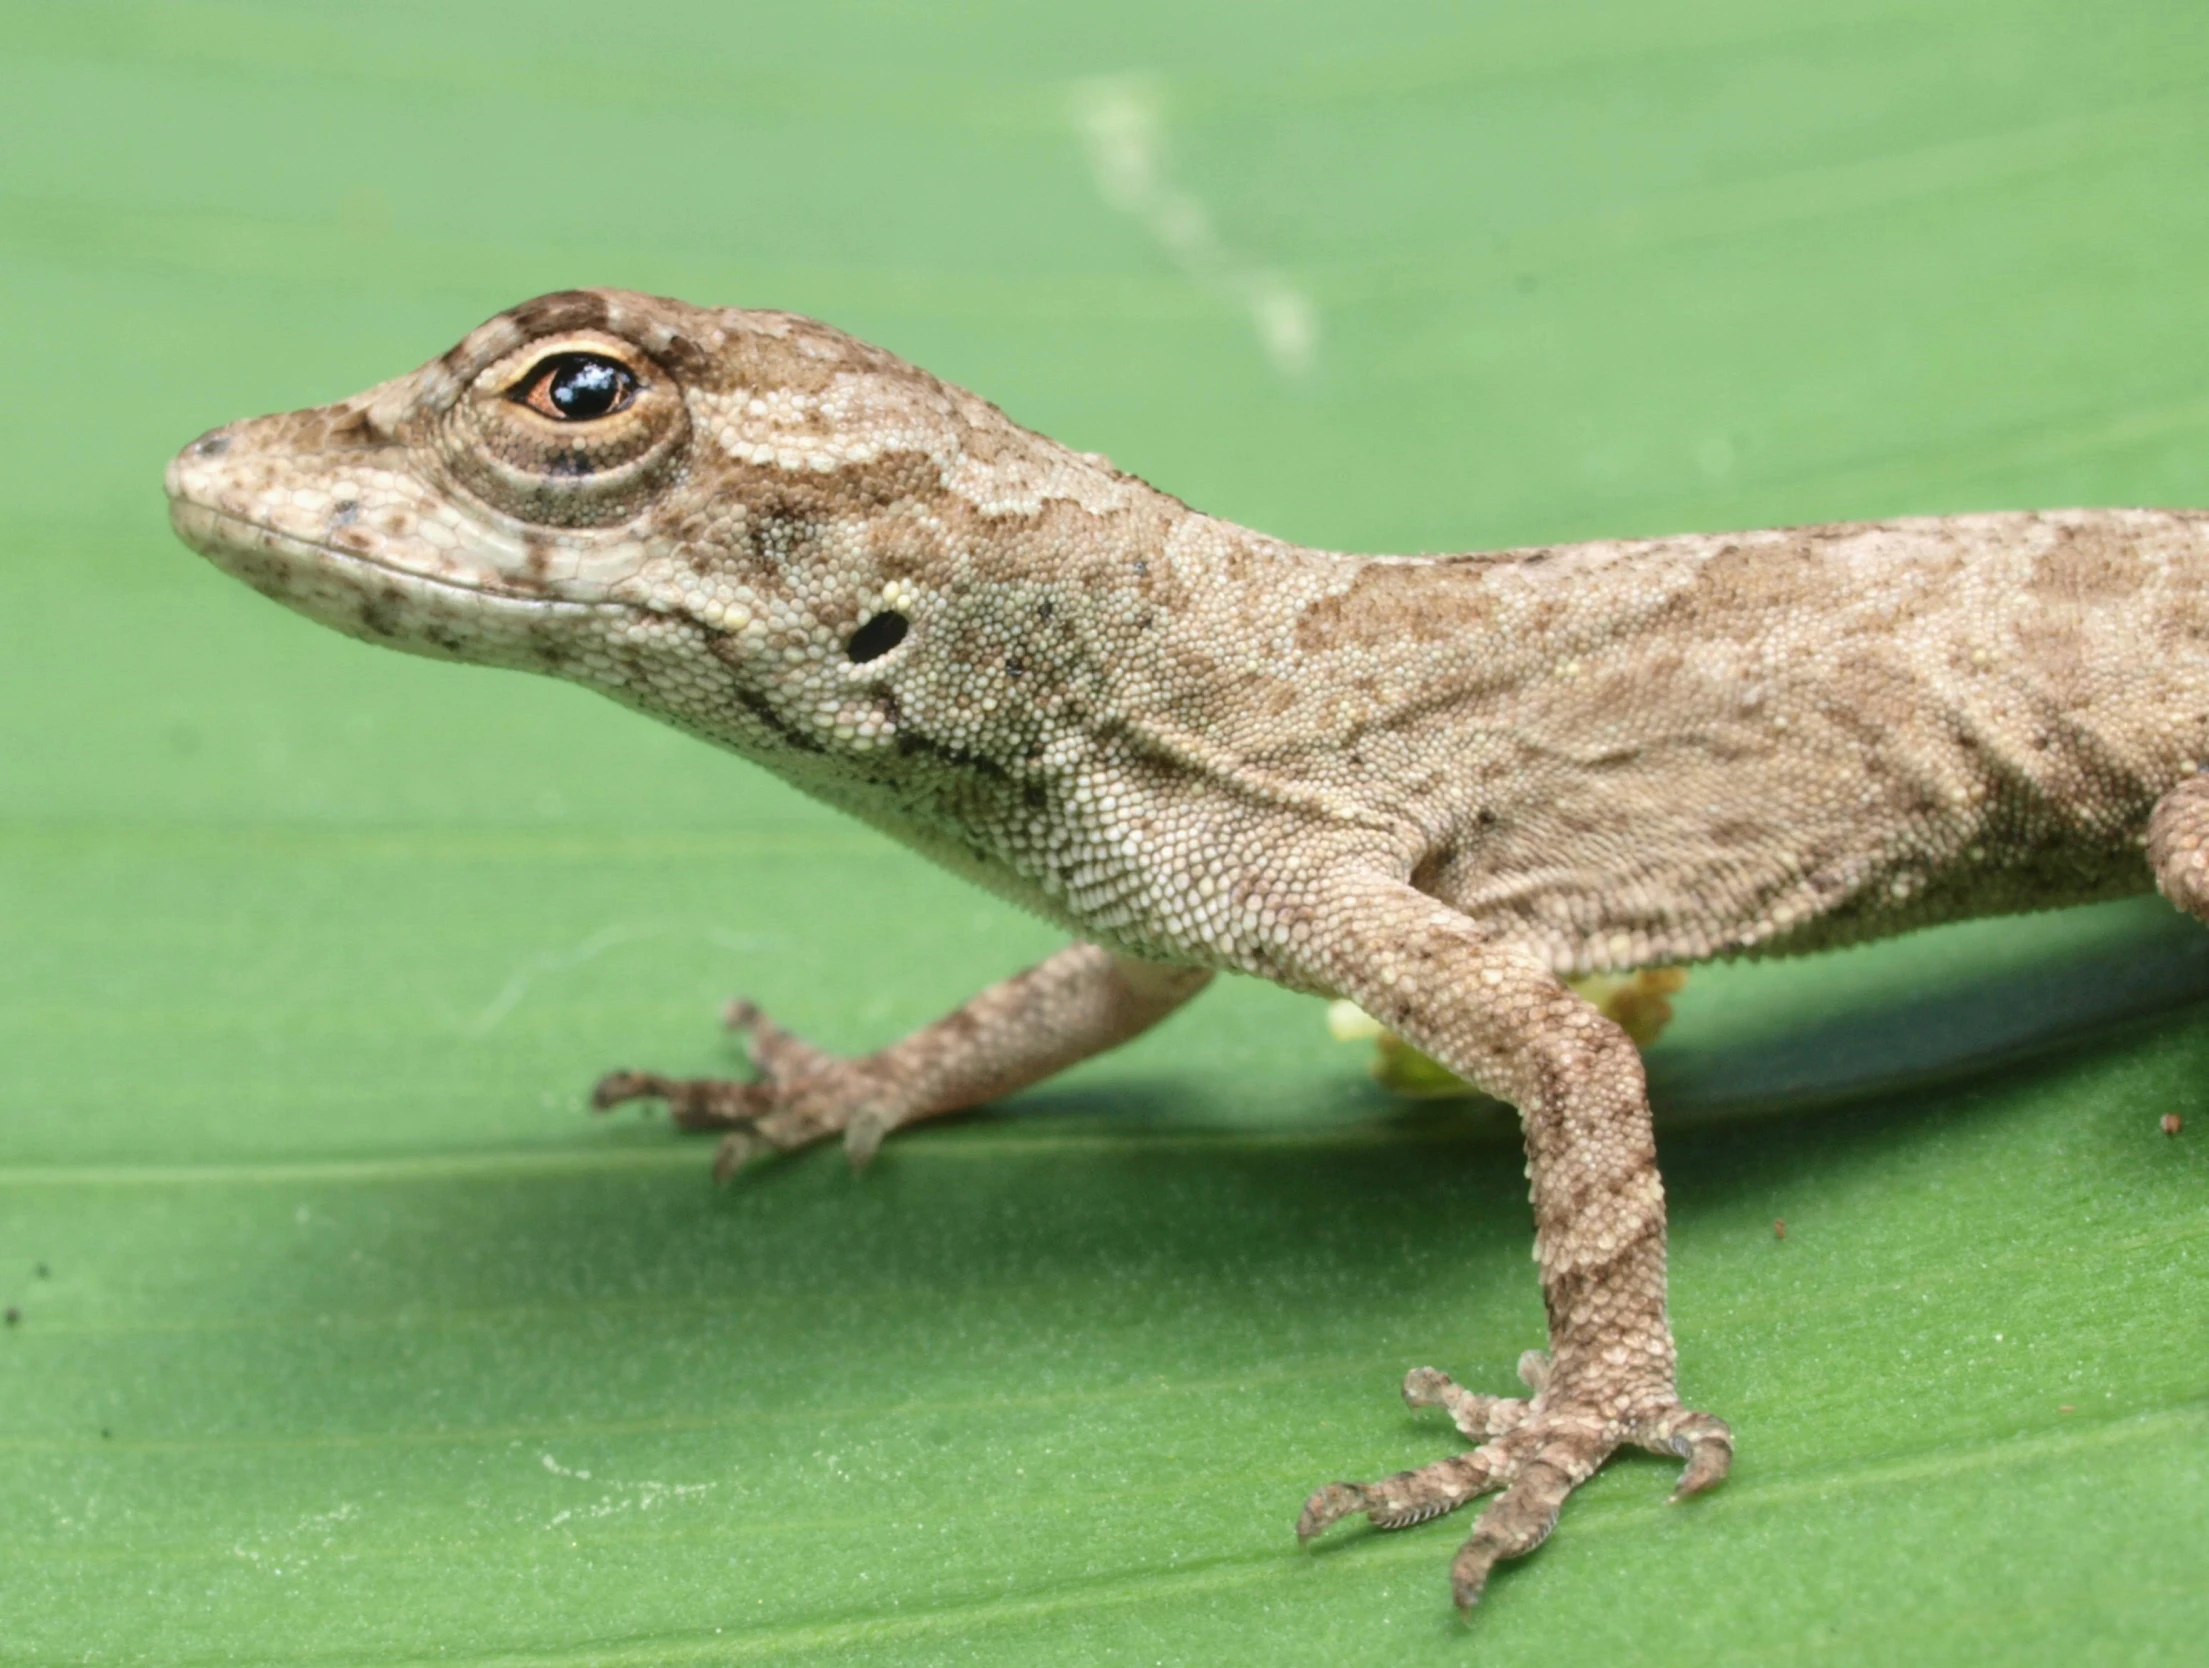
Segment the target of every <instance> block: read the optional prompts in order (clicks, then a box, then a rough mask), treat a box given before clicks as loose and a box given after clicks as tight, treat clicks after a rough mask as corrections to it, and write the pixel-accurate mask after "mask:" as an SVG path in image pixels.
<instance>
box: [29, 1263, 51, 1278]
mask: <svg viewBox="0 0 2209 1668" xmlns="http://www.w3.org/2000/svg"><path fill="white" fill-rule="evenodd" d="M31 1272H32V1273H33V1274H35V1275H37V1276H38V1277H39V1278H40V1279H41V1280H51V1279H52V1278H53V1277H54V1271H53V1270H52V1269H50V1268H48V1267H47V1266H46V1265H45V1264H44V1263H40V1264H39V1265H38V1267H36V1268H34V1269H32V1270H31Z"/></svg>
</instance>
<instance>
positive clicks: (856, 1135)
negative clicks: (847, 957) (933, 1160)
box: [591, 1001, 892, 1182]
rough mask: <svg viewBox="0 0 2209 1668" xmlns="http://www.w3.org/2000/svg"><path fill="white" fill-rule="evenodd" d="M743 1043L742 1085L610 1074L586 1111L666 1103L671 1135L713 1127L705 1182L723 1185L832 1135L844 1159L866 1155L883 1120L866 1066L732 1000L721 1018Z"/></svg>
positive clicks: (883, 1131) (881, 1132)
mask: <svg viewBox="0 0 2209 1668" xmlns="http://www.w3.org/2000/svg"><path fill="white" fill-rule="evenodd" d="M722 1017H723V1021H724V1023H726V1024H727V1026H728V1028H729V1029H730V1030H731V1031H734V1032H736V1033H737V1034H738V1035H739V1036H741V1037H742V1038H743V1039H744V1044H745V1050H746V1052H747V1053H748V1054H749V1055H750V1056H751V1061H752V1067H753V1069H754V1071H756V1072H757V1073H758V1075H757V1076H756V1077H755V1078H754V1079H753V1080H752V1081H750V1082H748V1083H739V1082H734V1081H731V1080H729V1079H727V1078H719V1077H663V1076H661V1075H660V1074H659V1073H658V1072H650V1071H614V1072H608V1073H607V1074H606V1075H605V1076H604V1077H602V1078H600V1079H599V1080H598V1082H597V1084H596V1086H594V1087H593V1088H592V1090H591V1109H592V1110H593V1111H595V1112H605V1111H609V1110H611V1109H612V1108H614V1107H616V1106H619V1105H621V1104H622V1103H624V1102H625V1101H632V1100H644V1099H651V1098H657V1099H660V1100H664V1101H666V1102H667V1110H668V1115H669V1117H671V1118H672V1119H673V1120H674V1122H675V1125H676V1127H677V1128H678V1129H692V1130H720V1131H721V1132H722V1135H721V1144H720V1146H719V1147H717V1148H716V1149H715V1151H714V1155H713V1176H714V1180H716V1181H721V1182H725V1181H727V1180H728V1179H729V1178H730V1177H731V1176H733V1175H735V1174H736V1172H737V1171H738V1170H739V1169H741V1168H742V1167H743V1165H744V1163H745V1161H746V1160H748V1159H750V1158H751V1157H753V1156H754V1155H755V1154H757V1153H761V1152H789V1151H791V1150H792V1149H794V1148H798V1147H804V1146H809V1145H811V1144H812V1143H813V1142H815V1141H819V1140H823V1139H825V1138H826V1137H828V1136H831V1135H836V1134H841V1135H842V1136H843V1137H844V1144H845V1147H846V1149H847V1150H848V1151H849V1152H850V1154H851V1159H852V1163H853V1164H854V1165H860V1164H864V1163H866V1161H867V1160H868V1159H870V1158H872V1157H873V1156H874V1152H875V1149H876V1148H877V1147H879V1146H880V1145H881V1144H882V1137H883V1136H885V1135H887V1134H888V1133H889V1131H890V1129H891V1127H892V1120H891V1119H890V1118H889V1117H888V1116H887V1115H886V1114H885V1113H884V1111H883V1109H882V1108H881V1106H880V1085H879V1084H878V1083H877V1082H876V1081H875V1079H874V1076H873V1074H872V1073H870V1072H869V1071H868V1070H867V1068H866V1062H864V1061H861V1060H850V1059H845V1058H843V1057H842V1056H840V1055H835V1054H829V1053H825V1052H824V1051H822V1050H821V1049H818V1048H815V1047H814V1046H813V1045H812V1044H811V1043H809V1042H806V1041H804V1040H803V1039H802V1038H799V1037H796V1036H793V1035H792V1034H791V1033H790V1032H788V1031H785V1030H784V1029H783V1028H782V1027H781V1026H779V1025H777V1024H775V1022H774V1021H773V1020H771V1019H769V1018H768V1017H767V1016H766V1015H765V1014H763V1013H761V1012H760V1011H759V1009H758V1008H757V1007H755V1006H754V1005H753V1004H752V1003H750V1002H742V1001H739V1002H732V1003H730V1004H729V1007H728V1011H727V1012H726V1013H725V1014H724V1015H723V1016H722Z"/></svg>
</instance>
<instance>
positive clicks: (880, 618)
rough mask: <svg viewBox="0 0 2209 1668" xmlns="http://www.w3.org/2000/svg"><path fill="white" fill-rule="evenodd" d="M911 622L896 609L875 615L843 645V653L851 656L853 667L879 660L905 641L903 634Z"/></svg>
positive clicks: (909, 627)
mask: <svg viewBox="0 0 2209 1668" xmlns="http://www.w3.org/2000/svg"><path fill="white" fill-rule="evenodd" d="M911 628H912V622H911V621H910V620H908V619H906V617H905V616H904V615H903V614H900V613H899V612H898V611H897V610H896V609H894V608H892V609H888V610H885V611H884V612H882V613H880V614H877V615H875V616H874V617H873V618H872V619H870V620H868V621H867V622H866V623H865V624H864V625H862V626H861V627H860V628H859V629H858V630H857V631H855V632H853V633H852V634H851V640H850V641H849V642H847V643H846V644H845V645H844V653H846V654H848V655H849V656H851V662H852V664H853V665H854V666H864V665H865V664H866V663H867V662H868V661H870V660H880V659H881V658H882V657H883V656H884V655H886V654H888V653H889V652H890V651H891V650H892V649H894V648H896V647H897V646H898V644H900V643H902V642H904V641H905V633H906V632H907V631H908V630H910V629H911Z"/></svg>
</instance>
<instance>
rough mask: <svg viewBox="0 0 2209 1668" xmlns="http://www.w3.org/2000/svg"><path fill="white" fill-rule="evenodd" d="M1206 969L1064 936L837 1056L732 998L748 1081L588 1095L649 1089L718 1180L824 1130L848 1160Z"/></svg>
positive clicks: (1001, 1088) (1096, 1032)
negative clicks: (884, 1038) (899, 1034)
mask: <svg viewBox="0 0 2209 1668" xmlns="http://www.w3.org/2000/svg"><path fill="white" fill-rule="evenodd" d="M1211 976H1212V975H1211V972H1210V970H1209V969H1206V968H1197V967H1170V966H1166V965H1163V964H1161V963H1158V962H1149V961H1138V960H1136V959H1135V958H1134V957H1132V956H1122V955H1116V954H1114V953H1113V952H1112V951H1110V950H1106V949H1103V948H1101V947H1099V946H1097V945H1095V944H1074V945H1069V946H1068V947H1067V948H1066V949H1063V950H1061V951H1059V952H1058V953H1057V954H1056V955H1054V956H1050V957H1048V958H1046V959H1045V960H1043V961H1040V962H1038V963H1037V964H1036V965H1035V966H1033V967H1031V968H1029V969H1028V970H1027V971H1026V972H1024V973H1016V974H1015V975H1013V977H1011V978H1009V979H1005V980H1003V981H1001V982H999V983H997V984H994V985H991V986H990V987H989V988H988V989H987V990H984V991H982V992H981V993H980V994H979V995H977V996H975V997H974V998H973V999H972V1000H971V1001H969V1002H967V1003H965V1004H963V1005H962V1006H960V1007H957V1008H954V1009H953V1010H952V1011H951V1012H950V1013H948V1014H945V1015H944V1016H943V1018H941V1019H939V1020H937V1021H936V1022H935V1023H933V1024H931V1025H924V1026H922V1027H921V1028H920V1029H919V1030H917V1031H915V1032H913V1033H912V1034H911V1035H910V1036H907V1037H904V1038H901V1039H900V1040H899V1041H897V1042H894V1043H892V1044H890V1046H889V1047H887V1048H883V1049H879V1050H877V1051H876V1052H874V1053H872V1054H865V1055H858V1056H853V1057H850V1058H846V1057H844V1056H840V1055H835V1054H828V1053H825V1052H823V1051H822V1050H820V1049H817V1048H815V1047H813V1046H812V1045H811V1044H810V1043H806V1042H803V1041H801V1040H799V1039H798V1038H797V1037H794V1036H792V1035H791V1034H790V1033H789V1032H787V1031H785V1030H783V1029H782V1028H781V1027H780V1026H778V1025H776V1024H774V1023H773V1022H772V1021H770V1020H769V1019H768V1018H767V1016H766V1015H764V1014H762V1013H761V1012H760V1011H759V1010H758V1009H757V1008H756V1007H754V1006H753V1005H752V1004H751V1003H749V1002H738V1003H735V1004H732V1006H731V1008H730V1010H729V1026H730V1029H732V1030H735V1031H738V1032H741V1033H742V1034H743V1035H744V1038H745V1041H746V1043H747V1045H748V1047H749V1049H750V1053H751V1057H752V1064H753V1066H754V1067H755V1068H756V1069H757V1071H758V1073H759V1076H758V1078H757V1079H756V1080H755V1081H753V1082H749V1083H735V1082H728V1081H724V1080H722V1079H719V1078H703V1077H694V1078H672V1077H662V1076H660V1075H659V1074H657V1073H655V1072H639V1071H617V1072H611V1073H608V1074H607V1075H606V1076H605V1077H603V1078H601V1079H600V1080H599V1082H598V1086H597V1087H596V1088H595V1089H593V1090H592V1091H591V1104H592V1106H594V1107H596V1108H597V1109H598V1110H600V1111H604V1110H606V1109H607V1108H608V1107H612V1106H617V1105H619V1104H620V1103H621V1102H623V1101H627V1100H635V1099H638V1098H640V1097H643V1096H655V1095H656V1096H659V1097H661V1098H663V1099H665V1100H666V1102H667V1104H668V1110H669V1111H670V1113H672V1114H673V1116H674V1119H675V1121H676V1122H677V1123H678V1124H680V1125H681V1126H682V1127H683V1128H685V1129H718V1130H722V1131H724V1132H725V1133H724V1134H723V1135H722V1137H721V1146H720V1149H719V1150H718V1151H717V1152H716V1153H715V1155H714V1161H713V1173H714V1175H715V1176H716V1177H717V1178H718V1179H720V1180H723V1181H726V1180H727V1179H728V1178H729V1177H730V1176H731V1175H733V1174H735V1172H736V1170H737V1168H738V1167H739V1166H740V1165H742V1164H743V1162H744V1161H745V1160H746V1159H747V1158H749V1157H751V1156H752V1154H754V1153H755V1152H758V1151H760V1150H761V1149H763V1148H771V1149H788V1148H791V1147H802V1146H805V1145H806V1144H808V1143H809V1142H813V1141H818V1140H821V1139H822V1138H824V1137H826V1136H830V1135H836V1134H841V1135H842V1136H843V1138H844V1145H845V1148H846V1150H847V1151H849V1152H850V1154H851V1158H852V1162H853V1163H854V1164H864V1163H865V1162H866V1161H867V1160H868V1159H869V1158H871V1157H873V1156H874V1152H875V1149H876V1148H877V1147H879V1146H880V1145H881V1144H882V1138H883V1137H884V1136H885V1135H887V1134H889V1132H890V1131H891V1130H893V1129H897V1128H900V1127H901V1126H903V1125H905V1124H909V1123H913V1122H916V1121H917V1120H919V1119H922V1118H932V1117H935V1116H937V1115H938V1114H940V1113H944V1112H957V1111H961V1110H964V1109H965V1108H967V1107H970V1106H980V1105H982V1104H983V1103H984V1102H986V1101H992V1100H996V1099H998V1098H1000V1097H1001V1096H1004V1095H1009V1094H1011V1093H1012V1092H1013V1091H1014V1090H1016V1089H1024V1088H1026V1087H1027V1086H1028V1085H1029V1084H1031V1083H1037V1082H1041V1081H1042V1080H1043V1079H1044V1078H1046V1077H1049V1076H1050V1075H1051V1074H1052V1073H1054V1072H1058V1071H1063V1070H1064V1069H1065V1068H1066V1067H1068V1066H1071V1065H1073V1064H1075V1063H1076V1062H1077V1061H1081V1060H1086V1059H1087V1058H1089V1056H1090V1055H1092V1054H1101V1053H1102V1052H1104V1050H1106V1049H1108V1048H1113V1047H1116V1046H1118V1045H1119V1044H1121V1043H1124V1042H1126V1041H1127V1040H1128V1039H1129V1038H1130V1037H1133V1036H1135V1035H1137V1034H1138V1033H1140V1032H1143V1031H1146V1030H1148V1029H1150V1027H1151V1026H1153V1025H1155V1024H1157V1023H1158V1022H1159V1021H1160V1020H1161V1019H1164V1018H1165V1017H1166V1016H1167V1015H1168V1014H1170V1013H1172V1012H1173V1011H1174V1009H1176V1008H1178V1007H1180V1006H1181V1004H1182V1003H1184V1002H1186V1001H1188V999H1189V998H1190V997H1192V996H1194V995H1196V993H1197V992H1198V991H1200V990H1202V989H1203V988H1204V986H1205V984H1206V983H1207V982H1208V981H1209V980H1210V979H1211Z"/></svg>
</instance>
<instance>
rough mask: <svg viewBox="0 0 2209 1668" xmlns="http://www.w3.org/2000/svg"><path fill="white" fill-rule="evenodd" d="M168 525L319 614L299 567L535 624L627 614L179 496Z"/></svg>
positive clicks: (219, 560)
mask: <svg viewBox="0 0 2209 1668" xmlns="http://www.w3.org/2000/svg"><path fill="white" fill-rule="evenodd" d="M169 526H170V527H171V528H172V529H173V530H174V531H175V533H176V536H177V537H178V538H180V539H182V540H183V541H184V542H185V543H186V544H188V545H190V546H191V547H192V548H193V549H194V550H196V551H198V552H199V553H200V554H201V555H202V556H205V557H206V558H207V559H208V560H209V561H211V562H213V563H215V564H216V566H218V567H220V568H222V569H223V570H224V571H225V572H227V573H231V574H234V575H236V576H237V577H238V578H240V579H243V580H245V581H246V583H248V584H249V585H252V586H253V587H254V588H255V589H257V590H260V591H262V592H264V593H266V594H267V595H269V596H272V597H275V598H276V599H277V600H278V601H280V602H285V603H289V604H290V605H291V606H293V607H295V608H300V609H302V610H303V611H304V612H308V613H319V612H320V610H318V609H315V608H313V607H312V606H310V605H309V603H308V601H307V600H306V598H305V597H304V596H303V595H302V594H301V590H302V588H301V587H300V586H299V585H298V584H297V583H295V582H287V579H286V575H287V574H289V575H291V576H293V578H294V579H296V576H297V575H298V572H299V569H300V568H301V567H302V566H305V567H309V568H312V567H320V568H321V569H322V570H323V572H324V573H325V574H326V575H328V576H329V577H331V578H334V579H336V580H337V581H338V582H339V583H340V584H342V585H345V586H347V587H349V588H350V589H352V590H354V591H356V592H358V593H360V594H363V595H366V594H372V593H375V592H379V591H381V592H388V591H389V590H390V588H391V587H392V586H393V585H398V586H400V587H403V588H404V589H405V590H407V591H410V592H413V593H415V594H416V595H417V596H418V597H420V599H421V600H423V601H425V602H433V603H434V602H443V603H446V604H448V605H457V606H459V607H462V608H468V609H483V608H487V607H488V608H496V609H500V610H515V611H517V612H520V613H523V614H526V615H528V616H529V617H531V618H534V619H553V618H568V619H584V618H591V617H603V616H605V615H608V614H616V613H623V612H626V611H627V609H626V608H625V606H624V605H623V604H620V603H613V602H574V601H570V600H567V599H565V598H560V597H534V596H527V595H524V594H522V593H520V592H517V591H510V590H504V589H498V590H494V589H492V588H491V587H490V586H487V585H483V584H477V583H471V582H469V581H468V580H466V579H462V578H459V577H457V576H450V575H443V574H433V573H425V572H423V571H422V570H421V569H420V568H410V567H401V566H399V565H398V564H397V563H394V562H386V561H381V560H379V559H377V558H376V557H374V556H371V555H369V554H368V553H366V552H365V551H361V550H346V549H342V548H340V547H339V546H337V545H334V544H330V543H327V542H325V541H324V540H321V539H310V538H306V537H303V536H302V535H300V534H297V533H287V532H285V531H283V530H282V529H281V528H277V527H271V526H270V525H268V523H266V522H264V521H255V520H253V519H252V518H251V517H248V516H242V515H238V514H236V513H235V512H233V511H230V510H220V509H217V508H215V507H214V506H213V505H212V504H207V503H203V502H201V501H199V500H198V499H194V498H188V497H185V496H183V495H182V494H178V495H176V496H174V497H172V498H171V499H170V500H169ZM271 558H274V560H273V561H272V560H271Z"/></svg>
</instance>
